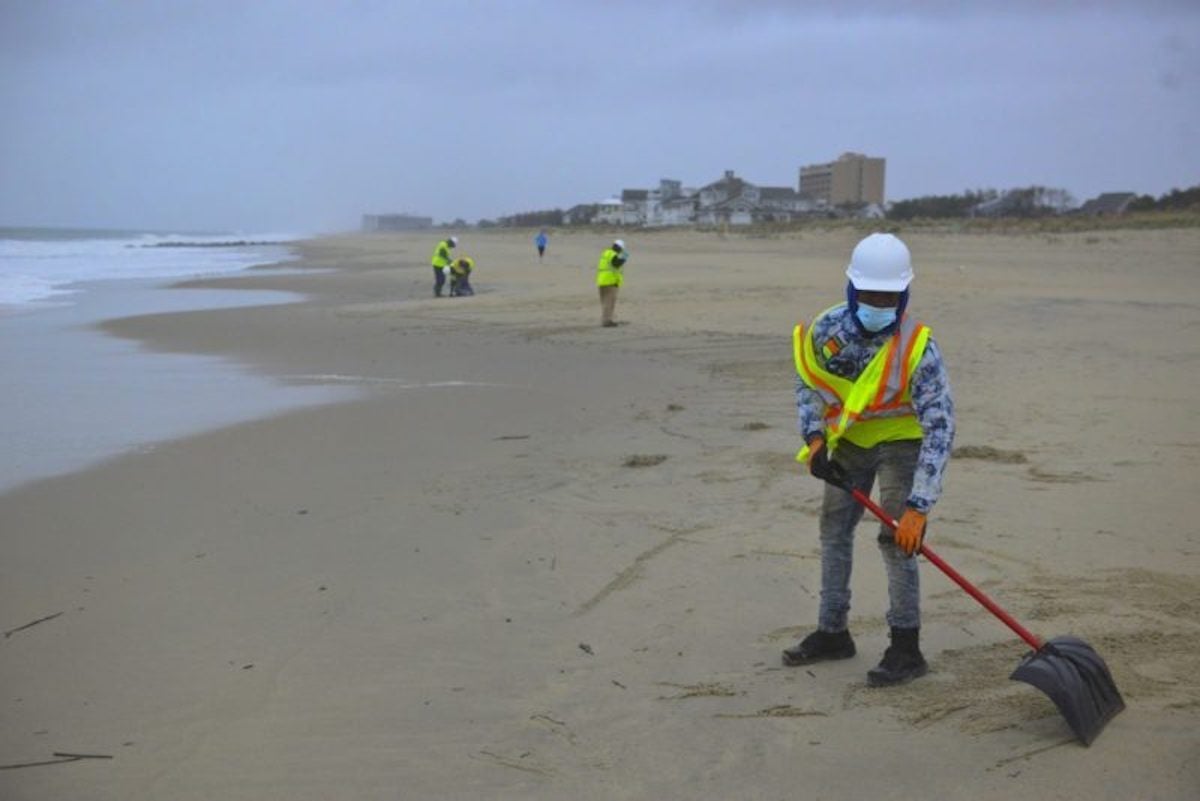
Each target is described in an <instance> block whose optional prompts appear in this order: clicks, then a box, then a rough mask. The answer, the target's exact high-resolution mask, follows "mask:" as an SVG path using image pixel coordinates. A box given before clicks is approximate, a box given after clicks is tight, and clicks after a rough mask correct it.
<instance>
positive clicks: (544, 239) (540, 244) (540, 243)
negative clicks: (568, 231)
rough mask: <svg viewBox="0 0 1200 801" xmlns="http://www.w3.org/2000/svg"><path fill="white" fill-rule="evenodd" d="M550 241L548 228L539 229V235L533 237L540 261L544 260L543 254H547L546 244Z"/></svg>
mask: <svg viewBox="0 0 1200 801" xmlns="http://www.w3.org/2000/svg"><path fill="white" fill-rule="evenodd" d="M549 243H550V237H548V236H546V229H545V228H543V229H542V230H540V231H538V235H537V236H535V237H534V238H533V244H535V245H537V250H538V261H541V260H542V256H544V255H546V245H547V244H549Z"/></svg>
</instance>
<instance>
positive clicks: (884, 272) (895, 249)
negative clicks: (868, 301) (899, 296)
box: [846, 234, 913, 292]
mask: <svg viewBox="0 0 1200 801" xmlns="http://www.w3.org/2000/svg"><path fill="white" fill-rule="evenodd" d="M846 275H847V276H849V278H850V283H852V284H854V288H855V289H860V290H867V291H876V292H903V291H904V290H906V289H908V285H909V284H910V283H911V282H912V279H913V269H912V257H911V256H910V255H909V253H908V247H907V246H906V245H905V244H904V243H903V242H901V241H900V240H899V239H898V238H897V237H895V236H893V235H892V234H871V235H870V236H868V237H867V238H866V239H864V240H863V241H861V242H859V243H858V244H857V245H855V246H854V253H853V254H851V256H850V266H849V267H847V268H846Z"/></svg>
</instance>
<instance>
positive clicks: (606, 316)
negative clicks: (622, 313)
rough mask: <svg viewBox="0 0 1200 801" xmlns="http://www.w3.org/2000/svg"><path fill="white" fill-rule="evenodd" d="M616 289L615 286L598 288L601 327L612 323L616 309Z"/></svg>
mask: <svg viewBox="0 0 1200 801" xmlns="http://www.w3.org/2000/svg"><path fill="white" fill-rule="evenodd" d="M617 289H618V287H617V286H616V285H613V286H602V287H600V323H601V324H602V325H611V324H612V322H613V312H615V311H616V309H617Z"/></svg>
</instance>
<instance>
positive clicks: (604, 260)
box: [596, 248, 624, 286]
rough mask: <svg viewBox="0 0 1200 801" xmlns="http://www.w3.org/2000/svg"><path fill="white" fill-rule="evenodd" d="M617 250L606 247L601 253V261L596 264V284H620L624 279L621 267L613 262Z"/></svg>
mask: <svg viewBox="0 0 1200 801" xmlns="http://www.w3.org/2000/svg"><path fill="white" fill-rule="evenodd" d="M616 257H617V251H615V250H613V249H612V248H608V249H606V250H605V251H604V252H603V253H602V254H600V262H599V263H598V264H597V265H596V286H620V285H621V282H622V281H623V280H624V278H622V276H621V268H620V267H618V266H617V265H615V264H613V259H615V258H616Z"/></svg>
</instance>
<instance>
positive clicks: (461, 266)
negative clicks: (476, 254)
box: [450, 256, 475, 276]
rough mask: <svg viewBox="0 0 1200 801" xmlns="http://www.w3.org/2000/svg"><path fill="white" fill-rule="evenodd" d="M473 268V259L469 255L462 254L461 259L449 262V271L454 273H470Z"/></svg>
mask: <svg viewBox="0 0 1200 801" xmlns="http://www.w3.org/2000/svg"><path fill="white" fill-rule="evenodd" d="M474 269H475V260H474V259H472V258H471V257H470V256H463V257H462V258H461V259H455V260H454V261H452V262H450V271H451V272H452V273H454V274H455V275H460V276H461V275H470V274H471V271H472V270H474Z"/></svg>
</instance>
